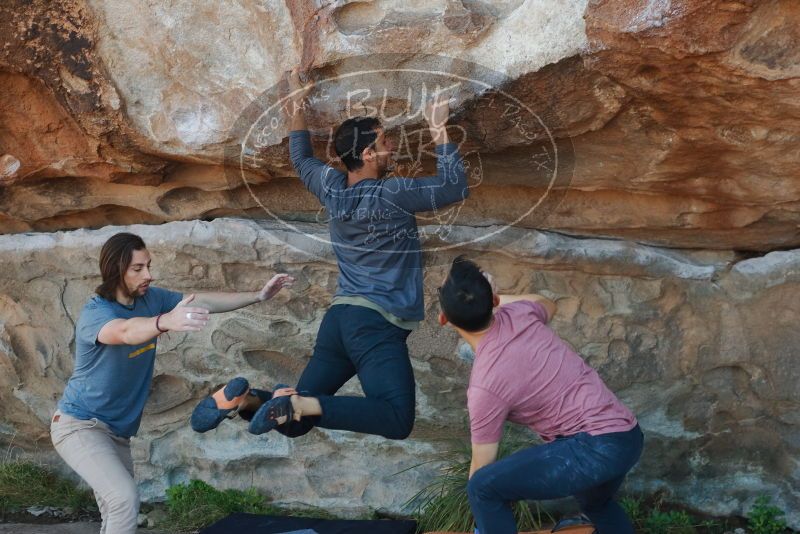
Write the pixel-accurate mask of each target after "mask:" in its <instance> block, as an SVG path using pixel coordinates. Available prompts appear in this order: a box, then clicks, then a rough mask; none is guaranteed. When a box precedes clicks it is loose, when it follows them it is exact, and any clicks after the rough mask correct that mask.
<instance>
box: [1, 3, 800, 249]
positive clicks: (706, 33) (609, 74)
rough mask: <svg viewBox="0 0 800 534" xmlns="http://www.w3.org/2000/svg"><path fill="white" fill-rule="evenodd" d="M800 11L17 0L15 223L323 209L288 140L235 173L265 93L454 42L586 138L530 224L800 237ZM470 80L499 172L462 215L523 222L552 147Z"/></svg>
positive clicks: (411, 60) (6, 106)
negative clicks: (238, 176)
mask: <svg viewBox="0 0 800 534" xmlns="http://www.w3.org/2000/svg"><path fill="white" fill-rule="evenodd" d="M799 23H800V8H798V4H797V3H796V2H794V1H793V0H770V1H764V2H754V1H752V0H737V1H725V2H722V1H717V0H680V1H672V2H666V1H660V0H650V1H648V2H633V1H628V0H623V1H618V0H613V1H612V0H592V1H589V2H585V1H583V0H576V1H570V2H563V1H558V0H547V1H541V2H534V1H532V0H527V1H523V0H507V1H506V0H504V1H502V2H486V1H477V0H476V1H462V0H447V1H444V0H441V1H436V2H410V3H409V2H395V1H392V0H373V1H371V2H362V1H358V2H349V1H346V0H340V1H336V2H325V3H319V2H315V1H311V0H304V1H302V2H295V1H293V2H277V1H275V2H266V1H257V0H246V1H240V2H212V1H202V2H190V3H174V2H173V3H167V4H163V5H162V4H158V5H153V4H150V3H146V2H141V1H134V2H107V1H104V0H58V1H55V2H50V1H45V0H36V1H33V2H23V1H21V0H13V1H10V2H5V3H4V4H3V5H2V6H0V35H1V36H3V37H2V38H0V39H2V41H0V42H2V46H0V80H2V83H3V87H4V88H5V90H4V93H3V95H4V96H3V98H0V147H2V150H3V151H4V152H9V153H11V154H15V155H16V156H17V157H18V158H19V159H20V160H21V162H22V168H21V169H20V171H19V172H18V173H17V174H16V175H15V176H14V177H12V178H11V179H10V180H8V181H7V183H5V184H4V187H3V190H2V195H0V212H2V216H0V230H2V231H5V232H18V231H26V230H31V229H34V230H41V231H52V230H56V229H62V228H79V227H99V226H102V225H104V224H131V223H141V222H163V221H170V220H181V219H184V220H191V219H195V218H207V217H215V216H221V215H226V214H227V215H231V214H234V215H235V214H238V213H241V210H243V209H244V210H249V209H251V208H258V204H259V202H260V203H265V204H268V205H269V207H270V209H271V210H272V211H274V212H276V213H279V214H280V215H281V216H284V217H298V216H303V215H306V216H307V215H308V214H309V213H313V211H314V203H313V201H312V200H311V199H310V198H309V197H308V196H306V195H305V194H304V193H303V191H302V188H301V187H300V186H299V184H298V183H297V182H295V181H287V180H283V179H282V178H286V177H289V176H291V175H292V171H291V170H290V168H289V167H288V166H287V165H286V146H285V145H286V143H285V137H284V136H278V137H277V138H276V139H275V140H274V142H273V144H272V145H271V146H269V147H267V150H265V157H264V159H263V160H261V161H260V163H258V164H252V165H249V166H246V167H247V168H246V172H247V173H249V174H250V175H251V178H250V179H252V180H253V183H254V184H257V187H256V189H257V197H258V199H257V200H254V199H253V198H251V196H249V195H243V194H242V193H243V191H242V189H243V188H242V183H241V181H238V182H231V181H230V180H227V179H226V170H228V169H229V167H230V165H231V164H232V162H231V161H228V160H225V159H224V157H223V156H224V152H225V148H226V147H230V146H232V145H235V144H236V143H237V142H240V141H241V140H240V139H237V138H235V136H234V138H232V137H231V135H232V134H231V132H232V131H231V128H232V126H233V125H234V124H235V123H236V119H237V117H239V116H240V114H241V113H242V112H243V111H244V110H245V108H246V107H247V105H248V104H249V102H251V101H252V100H253V99H254V98H256V97H257V96H258V95H259V94H261V93H262V92H264V91H268V90H269V89H270V88H271V87H273V86H274V85H275V84H276V83H277V82H278V81H280V80H281V79H282V77H283V73H284V71H285V70H287V69H288V68H290V67H291V66H293V65H295V64H298V63H299V64H301V65H303V67H304V68H306V69H307V70H308V71H309V72H310V76H311V78H312V79H314V80H317V81H319V80H323V79H326V78H329V77H331V76H336V75H341V74H342V73H343V72H346V71H349V69H351V68H352V66H351V64H352V63H353V61H354V59H355V58H361V61H362V62H363V64H364V65H368V66H369V67H371V68H374V69H393V68H398V67H402V66H413V65H414V64H415V62H418V61H419V60H420V58H421V57H424V56H425V55H426V54H438V55H444V56H448V57H453V58H458V59H460V60H463V61H471V62H474V63H477V64H479V65H483V66H485V67H488V68H490V69H493V71H495V72H496V73H500V75H501V77H500V78H499V79H497V80H495V81H496V82H497V83H498V84H502V87H503V89H504V90H506V91H507V92H508V94H509V95H511V96H513V97H514V98H516V99H518V101H519V102H520V103H521V104H523V105H526V106H528V107H529V108H530V109H531V110H533V111H534V112H535V113H536V114H538V115H539V116H541V117H543V118H544V119H545V122H546V123H547V125H548V127H549V128H551V129H552V131H553V133H554V135H555V137H556V138H557V139H558V140H559V141H560V142H563V143H567V142H568V143H569V144H570V145H571V146H572V147H574V150H573V151H571V153H574V156H571V157H570V160H571V161H568V162H563V163H564V164H566V165H567V167H565V172H568V173H569V178H570V179H569V180H568V181H567V182H564V183H560V184H559V187H560V188H561V189H562V191H561V194H562V197H563V198H562V200H561V203H560V205H559V206H558V207H557V208H554V209H553V210H552V213H551V214H550V216H549V218H547V219H546V220H545V221H542V220H540V219H537V218H525V219H523V220H521V221H519V222H518V223H517V224H518V225H519V226H522V227H529V228H542V227H546V228H550V229H554V230H559V231H564V232H568V233H571V234H576V235H599V236H615V237H622V238H627V239H633V240H637V241H641V242H648V243H654V244H660V245H665V246H673V247H690V248H713V249H742V250H755V251H767V250H773V249H775V248H791V247H796V246H798V245H800V235H799V234H798V229H797V224H796V221H797V211H798V198H800V190H799V189H798V188H799V187H800V186H799V185H798V184H800V181H798V177H797V168H798V163H800V162H798V155H797V150H795V146H796V144H797V140H798V135H799V134H798V132H800V103H799V102H800V98H798V94H800V91H799V89H800V87H799V86H798V83H800V82H798V74H797V73H798V72H800V70H799V69H800V66H799V65H800V63H798V62H799V61H800V59H799V57H800V56H798V54H797V50H798V49H800V47H799V46H798V42H799V41H798V39H799V37H798V36H799V35H800V34H798V29H797V28H799V27H800V24H799ZM387 53H391V54H390V55H381V54H387ZM344 85H346V84H343V86H344ZM317 96H319V95H317ZM333 96H334V97H336V98H331V99H329V100H328V101H327V103H326V102H324V101H322V99H320V98H317V103H316V107H315V110H314V114H315V115H314V120H315V124H317V125H330V124H331V123H335V122H338V120H339V119H340V118H341V105H342V104H341V99H340V98H339V96H341V95H338V94H337V93H335V92H334V94H333ZM462 97H463V98H462V99H461V100H460V102H461V103H460V106H459V109H458V110H457V111H458V117H457V118H456V122H457V123H458V124H460V125H462V126H464V127H465V128H466V129H467V131H468V132H469V133H470V134H471V137H470V138H471V142H473V143H474V148H475V150H476V151H478V152H479V153H480V156H481V158H482V160H483V162H484V168H485V169H487V173H486V176H485V179H484V181H483V182H482V184H481V187H480V188H477V189H476V191H475V192H474V197H475V199H476V201H475V202H472V203H471V204H470V205H469V206H467V207H466V208H465V210H464V211H463V213H462V215H461V220H460V224H464V225H485V224H495V223H502V222H511V221H510V220H509V215H508V211H507V210H506V209H505V204H504V203H505V202H506V201H507V200H508V199H509V198H513V199H515V200H516V202H517V203H519V204H522V205H530V204H531V203H534V202H535V201H536V199H537V198H539V197H540V195H541V184H540V183H539V182H538V181H537V180H536V178H535V177H530V175H531V173H530V170H531V161H530V154H531V153H532V152H534V151H536V150H538V148H539V147H538V146H537V144H536V142H535V141H532V140H525V139H520V138H519V136H518V135H517V134H516V133H515V129H514V127H513V126H514V125H513V123H512V122H510V121H509V120H507V117H505V118H504V117H503V115H504V113H503V112H502V111H500V112H497V111H496V110H490V111H488V112H487V111H486V107H487V103H486V102H485V101H482V100H481V99H480V98H479V97H478V95H477V94H475V93H474V92H473V94H465V95H462ZM337 106H338V107H337ZM320 141H321V142H322V140H320ZM526 177H527V178H526ZM287 199H288V200H287ZM287 202H288V203H287ZM254 211H257V210H254ZM259 216H261V215H259ZM512 220H513V218H512Z"/></svg>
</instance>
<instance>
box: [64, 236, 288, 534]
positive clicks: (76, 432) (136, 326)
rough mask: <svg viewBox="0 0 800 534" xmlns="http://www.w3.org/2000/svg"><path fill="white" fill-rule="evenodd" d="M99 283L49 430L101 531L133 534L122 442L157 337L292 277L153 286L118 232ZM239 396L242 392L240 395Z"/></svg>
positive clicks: (134, 424)
mask: <svg viewBox="0 0 800 534" xmlns="http://www.w3.org/2000/svg"><path fill="white" fill-rule="evenodd" d="M100 273H101V275H102V283H101V284H100V286H98V287H97V289H96V290H95V292H96V293H97V294H96V295H94V296H92V297H91V298H90V299H89V302H87V303H86V305H85V306H84V307H83V310H82V311H81V314H80V317H79V319H78V323H77V325H76V326H75V367H74V371H73V373H72V376H71V377H70V379H69V381H68V382H67V386H66V388H65V390H64V394H63V396H62V397H61V400H60V401H59V403H58V409H57V410H56V412H55V414H54V415H53V418H52V422H51V424H50V435H51V438H52V440H53V445H54V446H55V449H56V451H57V452H58V454H59V455H61V457H62V458H63V459H64V461H65V462H66V463H67V464H68V465H69V466H70V467H71V468H72V469H73V470H74V471H75V472H76V473H78V474H79V475H80V476H81V477H82V478H83V479H84V480H85V481H86V483H87V484H89V486H91V488H92V489H93V490H94V494H95V498H96V499H97V504H98V507H99V509H100V514H101V515H102V520H103V523H102V527H101V530H100V532H101V533H108V534H112V533H113V534H128V533H131V534H132V533H134V532H136V526H137V519H138V514H139V495H138V492H137V489H136V483H135V482H134V477H133V460H132V458H131V448H130V438H131V436H134V435H135V434H136V432H137V430H138V429H139V424H140V422H141V419H142V411H143V410H144V405H145V402H146V401H147V397H148V395H149V393H150V386H151V382H152V378H153V367H154V365H155V356H156V343H157V341H158V337H159V336H160V335H161V334H163V333H165V332H170V331H173V332H195V331H198V330H202V329H203V328H204V327H205V326H206V324H207V323H208V319H209V314H210V313H221V312H226V311H231V310H236V309H239V308H242V307H244V306H248V305H250V304H254V303H256V302H263V301H265V300H269V299H271V298H272V297H273V296H275V295H276V294H277V293H278V292H279V291H280V290H281V289H282V288H284V287H291V285H292V283H293V282H294V278H292V277H291V276H289V275H286V274H278V275H275V276H274V277H272V279H270V280H269V282H267V283H266V285H265V286H264V287H263V288H262V289H261V290H260V291H252V292H237V293H197V294H192V295H189V296H187V297H185V298H184V296H183V295H182V294H181V293H176V292H175V291H170V290H167V289H162V288H159V287H155V286H152V285H151V284H152V282H153V275H152V273H151V271H150V253H149V252H148V251H147V248H146V247H145V244H144V241H143V240H142V239H141V238H140V237H139V236H137V235H134V234H130V233H119V234H116V235H114V236H112V237H111V238H109V239H108V240H107V241H106V242H105V244H104V245H103V247H102V249H101V251H100ZM242 393H245V392H242Z"/></svg>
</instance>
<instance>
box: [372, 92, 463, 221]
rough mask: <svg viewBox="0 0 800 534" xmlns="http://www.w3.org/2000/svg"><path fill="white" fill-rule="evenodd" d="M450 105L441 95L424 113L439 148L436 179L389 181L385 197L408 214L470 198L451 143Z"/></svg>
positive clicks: (459, 157) (457, 157) (390, 179)
mask: <svg viewBox="0 0 800 534" xmlns="http://www.w3.org/2000/svg"><path fill="white" fill-rule="evenodd" d="M449 115H450V105H449V104H448V100H447V98H445V97H444V96H443V95H442V94H438V95H436V98H435V99H434V101H433V102H432V103H430V104H429V105H428V106H427V108H426V110H425V118H426V119H427V120H428V128H429V130H430V132H431V137H432V138H433V142H434V143H435V144H436V176H430V177H427V178H400V177H394V178H389V179H387V180H386V182H385V187H384V188H383V197H384V198H386V200H388V201H389V202H392V203H393V204H395V205H396V206H398V207H399V208H401V209H403V210H406V211H409V212H419V211H432V210H435V209H439V208H443V207H445V206H447V205H449V204H453V203H455V202H460V201H462V200H464V199H466V198H467V197H468V196H469V186H468V184H467V173H466V171H465V170H464V162H463V161H462V159H461V155H460V154H459V153H458V147H457V146H456V145H455V144H452V143H450V139H449V137H448V135H447V118H448V116H449Z"/></svg>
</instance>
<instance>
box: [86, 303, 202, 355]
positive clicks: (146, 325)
mask: <svg viewBox="0 0 800 534" xmlns="http://www.w3.org/2000/svg"><path fill="white" fill-rule="evenodd" d="M193 301H194V295H189V296H188V297H186V298H185V299H183V300H181V301H180V302H179V303H178V305H177V306H175V307H174V308H173V309H172V311H170V312H169V313H163V314H161V315H158V316H156V317H133V318H132V319H114V320H111V321H109V322H107V323H106V324H105V325H104V326H103V327H102V328H101V329H100V331H99V332H98V334H97V341H99V342H100V343H102V344H104V345H140V344H142V343H146V342H147V341H150V340H151V339H153V338H155V337H158V336H160V335H161V334H163V333H164V332H167V331H168V330H172V331H175V332H194V331H198V330H202V329H203V328H204V327H205V326H206V324H207V323H208V310H207V309H206V308H203V307H201V306H197V305H195V304H194V303H193Z"/></svg>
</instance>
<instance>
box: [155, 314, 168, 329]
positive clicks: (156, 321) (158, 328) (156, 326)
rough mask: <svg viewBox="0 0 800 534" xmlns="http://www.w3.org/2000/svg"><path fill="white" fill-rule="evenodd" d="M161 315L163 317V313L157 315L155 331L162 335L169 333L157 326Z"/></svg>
mask: <svg viewBox="0 0 800 534" xmlns="http://www.w3.org/2000/svg"><path fill="white" fill-rule="evenodd" d="M162 315H164V314H163V313H159V314H158V317H156V330H158V331H159V332H161V333H162V334H163V333H164V332H169V328H168V329H166V330H161V327H160V326H158V320H159V319H161V316H162Z"/></svg>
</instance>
